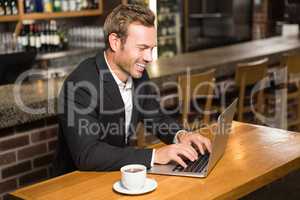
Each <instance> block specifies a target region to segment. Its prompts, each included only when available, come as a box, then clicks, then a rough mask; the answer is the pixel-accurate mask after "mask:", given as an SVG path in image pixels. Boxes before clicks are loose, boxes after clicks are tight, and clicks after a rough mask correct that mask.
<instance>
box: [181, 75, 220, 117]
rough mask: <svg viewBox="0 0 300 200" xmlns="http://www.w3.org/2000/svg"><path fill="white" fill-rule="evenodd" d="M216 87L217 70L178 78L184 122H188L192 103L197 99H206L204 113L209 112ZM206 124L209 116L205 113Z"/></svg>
mask: <svg viewBox="0 0 300 200" xmlns="http://www.w3.org/2000/svg"><path fill="white" fill-rule="evenodd" d="M214 86H215V70H210V71H207V72H204V73H200V74H194V75H190V76H187V75H181V76H179V77H178V92H179V98H180V101H181V102H182V108H183V109H182V121H183V123H186V122H188V114H189V113H190V103H191V101H192V100H195V99H197V98H203V97H205V98H206V103H205V108H204V109H202V110H203V111H209V110H210V109H211V105H212V95H213V92H214ZM203 122H204V123H209V114H207V112H205V113H204V120H203Z"/></svg>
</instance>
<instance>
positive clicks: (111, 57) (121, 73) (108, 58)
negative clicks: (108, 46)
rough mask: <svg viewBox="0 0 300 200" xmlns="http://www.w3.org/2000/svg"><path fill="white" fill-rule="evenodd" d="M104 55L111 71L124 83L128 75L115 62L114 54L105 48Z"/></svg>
mask: <svg viewBox="0 0 300 200" xmlns="http://www.w3.org/2000/svg"><path fill="white" fill-rule="evenodd" d="M104 56H105V57H106V61H107V64H108V65H109V67H110V69H111V71H113V72H114V74H115V75H116V76H117V77H118V79H120V81H122V82H124V83H126V82H127V80H128V77H129V75H128V74H127V73H126V72H124V71H123V70H122V69H121V68H120V67H119V66H118V65H117V64H116V63H115V62H114V60H115V55H114V53H113V52H111V51H109V50H106V51H104Z"/></svg>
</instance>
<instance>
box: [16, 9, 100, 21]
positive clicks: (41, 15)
mask: <svg viewBox="0 0 300 200" xmlns="http://www.w3.org/2000/svg"><path fill="white" fill-rule="evenodd" d="M101 14H102V12H101V10H100V9H94V10H83V11H74V12H52V13H30V14H24V15H23V16H22V17H21V19H22V20H26V19H32V20H38V19H56V18H70V17H83V16H97V15H101Z"/></svg>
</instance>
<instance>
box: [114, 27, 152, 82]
mask: <svg viewBox="0 0 300 200" xmlns="http://www.w3.org/2000/svg"><path fill="white" fill-rule="evenodd" d="M127 34H128V35H127V39H126V42H125V44H123V46H122V47H120V48H118V49H117V50H116V52H115V53H116V57H115V58H116V60H115V62H116V64H117V65H118V66H119V67H120V69H121V70H122V71H123V72H125V73H127V74H128V75H130V76H132V77H133V78H140V77H141V76H142V75H143V71H144V70H145V68H146V66H147V65H149V63H151V62H152V51H153V48H154V47H155V46H156V30H155V28H154V27H146V26H143V25H140V24H135V23H133V24H130V25H129V26H128V33H127Z"/></svg>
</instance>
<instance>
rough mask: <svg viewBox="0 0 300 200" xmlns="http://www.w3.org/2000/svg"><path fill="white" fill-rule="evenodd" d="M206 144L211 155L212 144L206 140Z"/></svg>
mask: <svg viewBox="0 0 300 200" xmlns="http://www.w3.org/2000/svg"><path fill="white" fill-rule="evenodd" d="M204 144H205V147H206V149H207V150H208V151H209V153H211V142H210V140H208V139H204Z"/></svg>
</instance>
